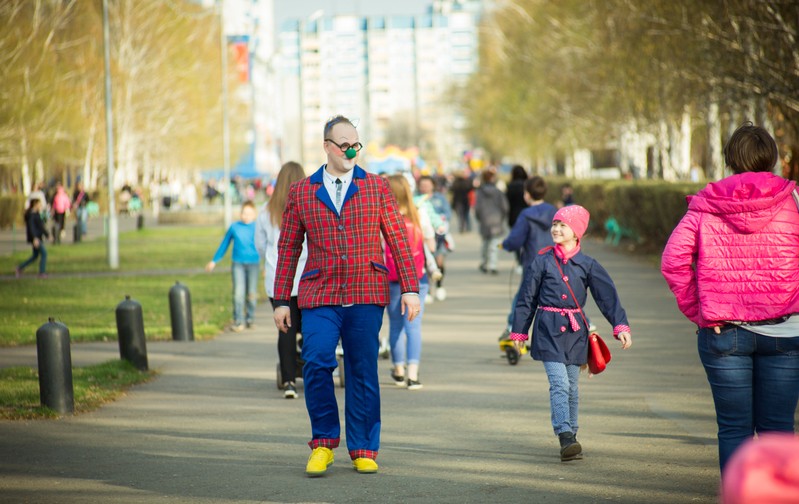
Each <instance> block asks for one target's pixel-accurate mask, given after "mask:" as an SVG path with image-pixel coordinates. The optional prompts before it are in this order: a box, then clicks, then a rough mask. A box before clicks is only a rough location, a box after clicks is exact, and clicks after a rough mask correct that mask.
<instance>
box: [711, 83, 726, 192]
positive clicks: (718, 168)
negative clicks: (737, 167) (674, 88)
mask: <svg viewBox="0 0 799 504" xmlns="http://www.w3.org/2000/svg"><path fill="white" fill-rule="evenodd" d="M707 134H708V146H709V149H710V167H709V170H708V171H707V176H708V177H709V178H710V179H711V180H720V179H721V178H722V177H723V176H724V158H723V156H722V152H721V149H722V145H721V118H720V117H719V103H718V101H716V100H715V99H714V100H713V101H711V102H710V106H709V107H708V109H707Z"/></svg>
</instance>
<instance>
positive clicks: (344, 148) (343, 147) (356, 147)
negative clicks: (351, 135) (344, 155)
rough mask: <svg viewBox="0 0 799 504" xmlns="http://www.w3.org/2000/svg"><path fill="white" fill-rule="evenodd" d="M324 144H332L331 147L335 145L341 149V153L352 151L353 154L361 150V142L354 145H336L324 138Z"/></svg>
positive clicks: (345, 143)
mask: <svg viewBox="0 0 799 504" xmlns="http://www.w3.org/2000/svg"><path fill="white" fill-rule="evenodd" d="M325 142H330V143H332V144H333V145H335V146H336V147H338V148H339V149H341V152H347V151H348V150H350V149H353V150H354V151H355V152H358V151H360V150H361V149H363V145H362V144H361V142H355V143H354V144H349V143H347V142H344V143H342V144H337V143H336V142H334V141H333V140H331V139H329V138H325Z"/></svg>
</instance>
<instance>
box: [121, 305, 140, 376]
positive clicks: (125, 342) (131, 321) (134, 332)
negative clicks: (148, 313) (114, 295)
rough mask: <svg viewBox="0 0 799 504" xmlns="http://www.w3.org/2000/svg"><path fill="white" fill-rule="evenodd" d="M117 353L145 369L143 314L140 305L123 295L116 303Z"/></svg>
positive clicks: (138, 367)
mask: <svg viewBox="0 0 799 504" xmlns="http://www.w3.org/2000/svg"><path fill="white" fill-rule="evenodd" d="M116 313H117V335H118V336H119V355H120V356H121V357H122V359H124V360H126V361H128V362H130V363H131V364H133V365H134V366H135V367H136V369H138V370H140V371H147V342H146V340H145V338H144V316H143V315H142V309H141V305H140V304H139V303H138V302H137V301H135V300H133V299H130V296H125V300H124V301H122V302H121V303H119V304H118V305H117V311H116Z"/></svg>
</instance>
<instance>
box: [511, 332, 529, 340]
mask: <svg viewBox="0 0 799 504" xmlns="http://www.w3.org/2000/svg"><path fill="white" fill-rule="evenodd" d="M509 339H510V340H511V341H527V335H526V334H522V333H518V332H512V333H510V336H509Z"/></svg>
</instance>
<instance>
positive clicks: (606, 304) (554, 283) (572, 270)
mask: <svg viewBox="0 0 799 504" xmlns="http://www.w3.org/2000/svg"><path fill="white" fill-rule="evenodd" d="M556 260H558V261H560V267H561V268H562V270H563V274H564V275H565V276H566V277H568V279H569V284H570V285H571V288H572V291H574V295H575V296H576V297H577V301H578V302H579V303H580V306H581V307H582V306H585V302H586V299H587V297H588V290H589V289H590V291H591V295H592V296H593V298H594V301H596V304H597V306H598V307H599V310H600V311H601V312H602V314H603V315H604V316H605V318H606V319H607V320H608V322H610V325H611V326H613V327H616V326H618V325H625V326H629V323H628V322H627V314H626V313H625V311H624V308H622V306H621V300H620V299H619V295H618V293H617V292H616V286H615V285H614V284H613V280H611V278H610V275H608V272H607V271H606V270H605V268H603V267H602V265H600V264H599V263H598V262H597V261H596V260H595V259H593V258H592V257H588V256H587V255H585V254H583V253H582V252H578V253H577V254H576V255H575V256H574V257H572V258H571V259H569V260H568V262H567V263H566V264H563V261H562V260H560V259H556V258H555V255H554V249H549V250H547V251H546V252H543V253H542V254H540V255H539V256H538V257H536V258H535V260H534V261H533V262H532V263H531V264H530V266H528V267H527V269H526V270H525V273H524V278H523V280H522V286H521V288H520V290H519V297H518V300H517V302H516V308H515V319H514V322H513V331H512V332H515V333H521V334H529V331H530V326H531V325H532V323H533V317H535V326H534V327H533V345H532V357H533V359H535V360H540V361H550V362H562V363H564V364H575V365H583V364H585V363H586V362H588V328H587V327H585V322H583V319H582V317H581V316H580V314H579V313H576V314H575V317H576V318H577V323H578V324H579V325H580V328H579V329H578V330H577V331H573V330H572V328H571V324H570V323H569V317H568V314H567V315H563V314H561V313H560V312H548V311H543V310H540V309H539V307H541V306H552V307H557V308H577V307H576V306H575V304H574V301H573V300H572V297H571V294H569V289H568V287H567V286H566V282H564V281H563V278H562V276H561V274H560V272H559V271H558V264H556V263H555V261H556Z"/></svg>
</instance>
